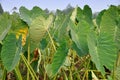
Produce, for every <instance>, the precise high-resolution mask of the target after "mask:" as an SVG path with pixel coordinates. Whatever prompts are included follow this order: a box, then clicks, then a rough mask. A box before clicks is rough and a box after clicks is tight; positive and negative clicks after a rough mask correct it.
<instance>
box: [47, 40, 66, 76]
mask: <svg viewBox="0 0 120 80" xmlns="http://www.w3.org/2000/svg"><path fill="white" fill-rule="evenodd" d="M67 53H68V48H67V45H66V42H64V41H63V42H62V43H61V45H60V46H59V48H58V49H57V51H56V53H55V55H54V57H53V61H52V64H48V65H47V66H46V72H47V74H48V75H49V76H50V77H53V76H55V75H56V74H57V73H58V72H59V70H60V68H61V66H62V65H63V64H64V62H65V60H66V57H67Z"/></svg>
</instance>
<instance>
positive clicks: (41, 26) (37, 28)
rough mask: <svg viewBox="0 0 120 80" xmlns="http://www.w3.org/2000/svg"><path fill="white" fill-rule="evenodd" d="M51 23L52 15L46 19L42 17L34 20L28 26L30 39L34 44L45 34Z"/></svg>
mask: <svg viewBox="0 0 120 80" xmlns="http://www.w3.org/2000/svg"><path fill="white" fill-rule="evenodd" d="M52 21H53V15H49V17H48V18H47V19H46V18H45V17H43V16H39V17H37V18H35V19H34V20H33V21H32V23H31V24H30V38H31V40H32V41H34V42H40V40H41V39H42V37H43V36H44V34H45V33H46V32H47V29H48V27H49V26H50V24H51V22H52Z"/></svg>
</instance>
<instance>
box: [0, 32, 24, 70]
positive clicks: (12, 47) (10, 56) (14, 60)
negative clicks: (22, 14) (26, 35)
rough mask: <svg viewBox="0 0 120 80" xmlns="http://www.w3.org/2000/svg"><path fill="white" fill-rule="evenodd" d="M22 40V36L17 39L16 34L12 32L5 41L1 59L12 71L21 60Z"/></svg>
mask: <svg viewBox="0 0 120 80" xmlns="http://www.w3.org/2000/svg"><path fill="white" fill-rule="evenodd" d="M21 40H22V36H20V37H19V39H18V40H17V39H16V36H15V34H13V33H10V34H9V35H8V36H7V37H6V39H5V41H4V42H3V47H2V51H1V59H2V62H3V65H4V66H5V68H6V69H7V70H8V71H12V70H13V69H14V68H15V66H16V65H17V64H18V62H19V60H20V53H21V51H22V42H21Z"/></svg>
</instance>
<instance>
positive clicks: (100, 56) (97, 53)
mask: <svg viewBox="0 0 120 80" xmlns="http://www.w3.org/2000/svg"><path fill="white" fill-rule="evenodd" d="M116 17H117V14H116V8H115V7H113V6H112V7H110V8H109V9H108V10H107V11H106V12H105V13H104V14H103V16H102V20H101V23H100V34H99V35H98V37H97V38H96V37H95V35H94V34H93V33H90V34H89V36H88V46H89V53H90V55H91V58H92V61H93V62H94V63H95V65H96V67H97V69H98V70H100V71H101V72H102V74H105V71H104V66H105V67H106V68H108V69H109V70H113V67H114V63H115V62H116V58H117V47H116V42H115V37H116V31H117V27H116V21H115V20H116Z"/></svg>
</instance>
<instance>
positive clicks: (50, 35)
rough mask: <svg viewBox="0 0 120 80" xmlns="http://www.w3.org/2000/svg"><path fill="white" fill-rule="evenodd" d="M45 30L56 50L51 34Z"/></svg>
mask: <svg viewBox="0 0 120 80" xmlns="http://www.w3.org/2000/svg"><path fill="white" fill-rule="evenodd" d="M47 32H48V35H49V37H50V40H51V42H52V45H53V48H54V50H55V51H56V47H55V45H54V42H53V39H52V37H51V35H50V32H49V31H48V30H47Z"/></svg>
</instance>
